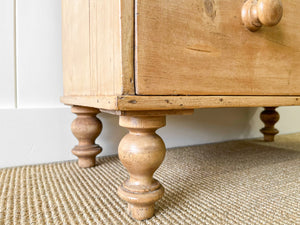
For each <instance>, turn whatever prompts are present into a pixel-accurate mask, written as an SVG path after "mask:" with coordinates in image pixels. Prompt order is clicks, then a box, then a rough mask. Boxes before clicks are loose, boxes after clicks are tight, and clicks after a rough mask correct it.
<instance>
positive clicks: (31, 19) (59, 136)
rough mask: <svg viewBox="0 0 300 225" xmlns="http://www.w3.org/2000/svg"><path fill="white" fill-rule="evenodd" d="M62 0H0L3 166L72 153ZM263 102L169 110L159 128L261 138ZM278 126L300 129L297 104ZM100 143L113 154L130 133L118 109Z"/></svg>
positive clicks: (189, 135)
mask: <svg viewBox="0 0 300 225" xmlns="http://www.w3.org/2000/svg"><path fill="white" fill-rule="evenodd" d="M60 4H61V0H27V1H24V0H16V5H14V1H12V0H2V1H1V2H0V19H1V22H0V32H1V35H0V49H1V51H0V63H1V65H0V137H1V138H0V140H1V145H0V146H1V147H0V149H1V150H0V152H1V155H0V168H3V167H9V166H17V165H25V164H36V163H46V162H54V161H62V160H70V159H75V157H74V156H73V155H72V154H71V151H70V150H71V148H72V147H73V146H74V145H75V144H76V139H75V138H74V137H73V135H72V133H71V131H70V124H71V122H72V120H73V119H74V118H75V116H74V115H72V114H71V112H70V109H69V107H65V106H63V105H62V104H61V103H60V102H59V97H60V96H61V95H62V72H61V71H62V65H61V62H62V60H61V26H60V21H61V16H60V13H61V8H60ZM261 110H262V109H256V108H252V109H246V108H234V109H232V108H229V109H201V110H196V112H195V114H194V115H192V116H169V117H168V119H167V127H165V128H162V129H161V130H159V131H158V133H159V134H160V135H161V136H162V137H163V138H164V140H165V142H166V145H167V147H175V146H185V145H195V144H202V143H209V142H219V141H224V140H232V139H241V138H251V137H259V136H261V134H260V133H259V129H260V128H261V127H262V126H263V125H262V123H261V122H260V120H259V113H260V112H261ZM278 111H279V112H280V114H281V120H280V122H279V123H278V124H277V128H278V129H279V130H280V132H281V133H292V132H297V131H300V123H299V122H300V119H298V118H299V116H297V115H300V107H282V108H279V110H278ZM99 117H100V118H101V120H102V122H103V125H104V129H103V132H102V134H101V136H100V137H99V138H98V140H97V142H98V143H99V144H100V145H101V146H102V147H103V149H104V150H103V153H102V154H101V155H102V156H104V155H110V154H116V153H117V146H118V143H119V141H120V139H121V138H122V136H123V135H124V134H125V133H126V130H125V129H123V128H120V127H119V126H118V118H117V117H116V116H112V115H107V114H100V115H99ZM298 124H299V126H298Z"/></svg>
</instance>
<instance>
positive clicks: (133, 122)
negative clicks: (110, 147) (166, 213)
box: [118, 115, 166, 220]
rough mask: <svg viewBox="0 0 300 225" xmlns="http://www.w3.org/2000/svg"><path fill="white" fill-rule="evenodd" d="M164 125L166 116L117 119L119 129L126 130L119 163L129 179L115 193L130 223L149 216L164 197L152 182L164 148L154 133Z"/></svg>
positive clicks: (162, 158)
mask: <svg viewBox="0 0 300 225" xmlns="http://www.w3.org/2000/svg"><path fill="white" fill-rule="evenodd" d="M165 125H166V116H165V115H164V116H120V126H122V127H125V128H127V129H128V130H129V133H128V134H127V135H125V136H124V137H123V139H122V140H121V142H120V145H119V149H118V152H119V159H120V161H121V162H122V164H123V165H124V167H125V168H126V169H127V171H128V172H129V175H130V177H129V179H128V180H126V181H125V182H124V183H123V184H122V186H121V187H120V188H119V189H118V194H119V196H120V197H121V198H122V199H123V200H124V201H126V202H127V203H128V212H129V215H131V216H132V217H133V218H134V219H137V220H145V219H148V218H150V217H152V216H153V214H154V204H155V202H156V201H158V200H159V199H160V198H162V196H163V194H164V188H163V186H162V185H161V184H160V183H159V182H158V181H157V180H155V179H153V174H154V172H155V171H156V170H157V169H158V167H159V166H160V164H161V163H162V162H163V160H164V157H165V152H166V147H165V144H164V142H163V140H162V139H161V138H160V137H159V136H158V135H157V134H156V133H155V131H156V130H157V129H159V128H161V127H164V126H165Z"/></svg>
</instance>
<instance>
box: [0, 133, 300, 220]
mask: <svg viewBox="0 0 300 225" xmlns="http://www.w3.org/2000/svg"><path fill="white" fill-rule="evenodd" d="M2 154H3V153H2ZM126 178H127V173H126V170H125V169H124V167H123V166H122V165H121V163H120V162H119V160H118V158H117V156H111V157H103V158H98V159H97V166H96V167H94V168H89V169H80V168H79V167H78V166H77V164H76V161H70V162H63V163H53V164H45V165H34V166H23V167H16V168H7V169H1V170H0V225H11V224H16V225H27V224H28V225H29V224H31V225H33V224H38V225H39V224H41V225H44V224H46V225H48V224H49V225H52V224H66V225H73V224H83V225H85V224H104V225H110V224H126V225H127V224H166V225H176V224H184V225H185V224H217V225H222V224H249V225H254V224H282V225H289V224H298V225H300V134H292V135H283V136H278V137H277V139H276V142H275V143H264V142H262V141H261V140H245V141H230V142H225V143H217V144H207V145H200V146H191V147H184V148H173V149H169V150H168V151H167V155H166V158H165V161H164V162H163V164H162V166H161V167H160V168H159V170H158V171H157V172H156V174H155V178H156V179H158V180H159V181H160V182H161V183H162V184H163V186H164V187H165V189H166V192H165V195H164V197H163V198H162V199H161V200H160V201H158V202H157V204H156V214H155V216H154V217H153V218H151V219H149V220H146V221H142V222H137V221H135V220H133V219H131V218H130V217H129V216H128V215H127V213H126V204H125V203H124V202H123V201H121V200H120V199H119V197H118V196H117V194H116V190H117V188H118V186H119V185H120V184H121V183H122V182H123V181H124V180H125V179H126Z"/></svg>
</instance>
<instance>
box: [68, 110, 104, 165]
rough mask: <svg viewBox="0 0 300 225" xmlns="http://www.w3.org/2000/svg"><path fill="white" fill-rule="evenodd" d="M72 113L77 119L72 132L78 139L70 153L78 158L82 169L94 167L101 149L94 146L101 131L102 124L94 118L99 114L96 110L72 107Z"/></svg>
mask: <svg viewBox="0 0 300 225" xmlns="http://www.w3.org/2000/svg"><path fill="white" fill-rule="evenodd" d="M72 112H73V113H75V114H77V118H76V119H75V120H74V121H73V123H72V126H71V128H72V132H73V134H74V136H75V137H76V138H77V139H78V142H79V143H78V145H76V146H75V147H74V148H73V150H72V153H73V154H74V155H76V156H77V157H78V165H79V167H82V168H88V167H92V166H95V158H96V155H98V154H99V153H100V152H101V151H102V148H101V147H100V146H99V145H96V144H95V139H96V138H97V137H98V136H99V134H100V133H101V131H102V123H101V121H100V120H99V119H98V118H97V117H96V116H97V114H98V113H99V112H100V111H99V110H98V109H94V108H88V107H81V106H73V107H72Z"/></svg>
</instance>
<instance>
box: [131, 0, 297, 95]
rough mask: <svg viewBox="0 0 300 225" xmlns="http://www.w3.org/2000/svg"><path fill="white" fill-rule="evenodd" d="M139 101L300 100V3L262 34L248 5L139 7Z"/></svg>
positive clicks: (209, 0) (155, 1)
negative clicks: (248, 15) (247, 15)
mask: <svg viewBox="0 0 300 225" xmlns="http://www.w3.org/2000/svg"><path fill="white" fill-rule="evenodd" d="M135 4H136V12H135V30H136V32H135V87H136V94H139V95H299V94H300V88H299V87H300V13H299V12H300V1H295V0H284V1H283V17H282V19H281V21H280V23H279V24H278V25H276V26H274V27H266V26H263V27H262V28H261V29H260V30H258V31H256V32H251V31H249V30H248V29H247V28H245V26H244V24H243V22H242V19H241V9H242V6H243V4H244V1H243V0H176V1H174V0H151V1H145V0H136V2H135Z"/></svg>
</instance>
